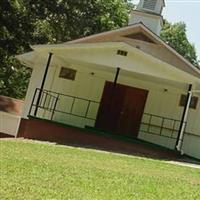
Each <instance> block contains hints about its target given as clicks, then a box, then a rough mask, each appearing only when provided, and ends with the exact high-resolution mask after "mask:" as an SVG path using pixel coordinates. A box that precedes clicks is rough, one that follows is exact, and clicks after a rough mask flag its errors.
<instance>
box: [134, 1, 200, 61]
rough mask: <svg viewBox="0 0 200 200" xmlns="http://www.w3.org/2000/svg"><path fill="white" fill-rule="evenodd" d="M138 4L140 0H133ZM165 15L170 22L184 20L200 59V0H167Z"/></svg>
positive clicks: (188, 34)
mask: <svg viewBox="0 0 200 200" xmlns="http://www.w3.org/2000/svg"><path fill="white" fill-rule="evenodd" d="M132 2H133V3H134V4H137V3H138V2H139V0H132ZM165 3H166V7H165V8H164V11H163V16H164V18H165V19H167V20H168V21H169V22H172V23H173V22H179V21H183V22H185V23H186V25H187V36H188V39H189V41H190V42H191V43H193V44H194V45H195V47H196V50H197V55H198V58H199V60H200V0H165Z"/></svg>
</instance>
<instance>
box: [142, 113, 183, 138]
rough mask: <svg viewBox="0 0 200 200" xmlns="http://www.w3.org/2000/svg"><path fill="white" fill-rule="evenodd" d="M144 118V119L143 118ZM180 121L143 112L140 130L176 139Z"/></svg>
mask: <svg viewBox="0 0 200 200" xmlns="http://www.w3.org/2000/svg"><path fill="white" fill-rule="evenodd" d="M145 118H146V120H144V119H145ZM153 120H156V123H154V122H153ZM180 123H181V121H180V120H177V119H173V118H169V117H163V116H159V115H154V114H149V113H144V114H143V119H142V122H141V126H140V131H141V132H144V133H148V134H153V135H159V136H162V137H166V138H171V139H176V138H177V135H178V131H179V126H180ZM167 124H168V125H167ZM169 124H170V125H169ZM186 125H187V124H186ZM144 126H145V129H144Z"/></svg>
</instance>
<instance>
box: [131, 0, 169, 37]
mask: <svg viewBox="0 0 200 200" xmlns="http://www.w3.org/2000/svg"><path fill="white" fill-rule="evenodd" d="M164 6H165V1H164V0H140V2H139V4H138V5H137V7H136V9H135V10H133V11H132V12H131V16H130V20H129V25H131V24H135V23H139V22H142V23H143V24H144V25H146V26H147V27H148V28H149V29H150V30H152V31H153V32H154V33H155V34H157V35H160V31H161V28H162V25H163V18H162V10H163V7H164Z"/></svg>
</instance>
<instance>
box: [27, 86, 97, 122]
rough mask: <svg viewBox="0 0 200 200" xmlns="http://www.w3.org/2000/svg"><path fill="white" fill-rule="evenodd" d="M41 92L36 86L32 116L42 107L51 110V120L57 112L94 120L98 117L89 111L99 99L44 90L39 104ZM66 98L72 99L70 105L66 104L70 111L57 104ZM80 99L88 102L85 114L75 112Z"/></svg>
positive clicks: (30, 113)
mask: <svg viewBox="0 0 200 200" xmlns="http://www.w3.org/2000/svg"><path fill="white" fill-rule="evenodd" d="M39 93H41V90H40V89H39V88H36V90H35V93H34V96H33V100H32V103H31V107H30V111H29V115H30V116H32V113H34V110H35V109H38V108H40V109H42V110H47V111H50V112H51V120H53V117H54V114H55V113H62V114H67V115H72V116H76V117H80V118H85V119H90V120H94V121H95V119H96V118H92V117H89V116H88V112H89V109H90V107H91V105H92V104H98V105H99V102H97V101H93V100H88V99H85V98H81V97H75V96H71V95H66V94H62V93H58V92H53V91H48V90H42V94H41V99H40V101H39V104H38V105H37V104H36V102H37V98H38V95H39ZM64 98H69V99H71V105H69V104H68V105H66V107H68V111H66V110H63V109H59V108H58V106H57V105H58V103H59V101H60V100H63V99H64ZM78 100H79V101H84V102H85V103H86V107H85V113H84V114H76V113H74V105H75V104H76V101H78ZM33 115H34V114H33ZM36 115H37V114H36ZM36 115H34V116H35V117H37V116H36Z"/></svg>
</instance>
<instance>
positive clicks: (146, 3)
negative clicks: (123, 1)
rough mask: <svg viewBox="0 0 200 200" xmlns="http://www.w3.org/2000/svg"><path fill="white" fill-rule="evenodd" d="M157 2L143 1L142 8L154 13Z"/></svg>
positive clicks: (155, 0) (152, 0)
mask: <svg viewBox="0 0 200 200" xmlns="http://www.w3.org/2000/svg"><path fill="white" fill-rule="evenodd" d="M156 3H157V0H144V4H143V8H144V9H147V10H151V11H154V10H155V8H156Z"/></svg>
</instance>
